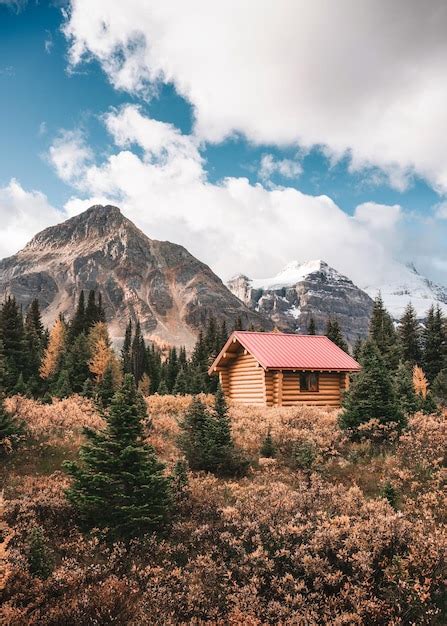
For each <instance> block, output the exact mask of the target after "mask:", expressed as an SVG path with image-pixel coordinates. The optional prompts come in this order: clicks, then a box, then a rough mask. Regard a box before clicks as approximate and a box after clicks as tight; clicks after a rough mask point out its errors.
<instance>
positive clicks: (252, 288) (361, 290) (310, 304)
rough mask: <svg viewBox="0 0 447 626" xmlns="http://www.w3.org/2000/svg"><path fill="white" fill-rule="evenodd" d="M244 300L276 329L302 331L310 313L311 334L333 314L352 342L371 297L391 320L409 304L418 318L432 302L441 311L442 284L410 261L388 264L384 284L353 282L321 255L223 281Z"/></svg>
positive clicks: (445, 305) (361, 331)
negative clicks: (256, 275)
mask: <svg viewBox="0 0 447 626" xmlns="http://www.w3.org/2000/svg"><path fill="white" fill-rule="evenodd" d="M227 285H228V288H229V289H230V291H232V292H233V294H234V295H235V296H237V297H238V298H239V299H240V300H242V302H244V304H246V305H247V306H248V307H249V308H251V309H252V310H255V311H257V312H259V313H261V314H262V315H264V316H267V317H269V318H270V319H271V320H272V322H273V323H274V324H275V325H276V326H277V327H278V328H279V329H280V330H289V331H297V332H305V331H306V329H307V325H308V323H309V319H310V317H311V316H313V317H314V319H315V321H316V324H317V332H324V329H325V327H326V323H327V320H328V318H329V317H337V318H338V320H339V321H340V324H341V326H342V328H343V330H344V332H345V334H346V337H347V338H348V341H350V342H351V343H353V342H354V341H355V339H356V338H357V337H358V336H365V335H366V333H367V330H368V324H369V317H370V313H371V307H372V299H374V298H375V297H376V296H377V294H378V293H379V292H380V293H381V295H382V298H383V301H384V304H385V306H386V308H387V309H388V311H389V312H390V314H391V315H392V316H393V318H394V319H395V320H396V321H397V320H398V319H399V318H400V317H401V316H402V313H403V312H404V310H405V307H406V306H407V304H408V303H409V302H411V303H412V305H413V306H414V308H415V310H416V312H417V315H418V317H419V318H420V319H424V318H425V316H426V314H427V311H428V309H429V308H430V306H431V305H432V304H433V305H435V306H437V305H439V306H440V307H441V309H442V310H443V311H444V312H445V313H447V287H442V286H440V285H437V284H436V283H434V282H433V281H431V280H429V279H428V278H425V277H424V276H422V275H421V274H419V272H418V271H417V270H416V268H415V267H414V265H412V264H410V265H403V264H401V263H397V262H395V263H393V264H392V265H390V267H389V272H388V279H387V281H386V282H376V283H368V284H362V285H361V287H358V286H356V285H355V284H354V283H353V282H352V281H351V280H350V279H349V278H347V277H346V276H344V275H343V274H340V273H339V272H338V271H337V270H335V269H334V268H332V267H330V266H329V265H328V264H327V263H326V262H325V261H322V260H321V259H318V260H314V261H306V262H304V263H299V262H298V261H293V262H292V263H289V264H288V265H286V266H285V267H284V268H283V269H282V270H281V271H280V272H279V273H278V274H276V275H275V276H273V277H271V278H256V279H251V278H248V277H247V276H245V275H243V274H239V275H238V276H235V277H234V278H232V279H231V280H230V281H228V283H227Z"/></svg>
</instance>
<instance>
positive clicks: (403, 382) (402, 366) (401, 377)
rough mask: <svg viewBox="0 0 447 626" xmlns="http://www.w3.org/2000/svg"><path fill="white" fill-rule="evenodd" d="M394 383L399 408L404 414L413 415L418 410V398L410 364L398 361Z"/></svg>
mask: <svg viewBox="0 0 447 626" xmlns="http://www.w3.org/2000/svg"><path fill="white" fill-rule="evenodd" d="M394 385H395V391H396V395H397V400H398V402H399V405H400V408H401V410H402V412H403V414H404V415H406V416H410V415H414V413H416V411H418V410H419V404H420V403H419V400H418V397H417V395H416V393H415V391H414V387H413V377H412V368H411V364H409V363H404V362H402V361H401V362H400V363H399V366H398V368H397V370H396V374H395V376H394Z"/></svg>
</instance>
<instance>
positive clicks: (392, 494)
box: [381, 481, 397, 511]
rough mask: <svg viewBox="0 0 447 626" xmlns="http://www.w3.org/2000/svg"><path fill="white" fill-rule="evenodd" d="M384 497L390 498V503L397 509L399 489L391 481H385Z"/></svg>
mask: <svg viewBox="0 0 447 626" xmlns="http://www.w3.org/2000/svg"><path fill="white" fill-rule="evenodd" d="M381 495H382V497H383V498H385V499H386V500H388V504H389V505H390V506H391V507H392V508H393V509H394V510H395V511H396V510H397V491H396V489H395V488H394V486H393V484H392V483H390V482H389V481H388V482H386V483H385V485H384V487H383V489H382V493H381Z"/></svg>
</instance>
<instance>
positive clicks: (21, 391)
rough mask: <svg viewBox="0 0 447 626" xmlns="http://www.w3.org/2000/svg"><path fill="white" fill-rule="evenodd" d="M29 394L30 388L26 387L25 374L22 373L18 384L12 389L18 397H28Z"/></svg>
mask: <svg viewBox="0 0 447 626" xmlns="http://www.w3.org/2000/svg"><path fill="white" fill-rule="evenodd" d="M27 392H28V388H27V386H26V385H25V381H24V380H23V374H22V372H20V374H19V377H18V379H17V382H16V384H15V385H14V387H13V389H12V393H13V394H15V395H17V396H26V395H27Z"/></svg>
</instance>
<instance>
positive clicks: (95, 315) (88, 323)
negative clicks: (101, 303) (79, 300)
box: [85, 289, 101, 333]
mask: <svg viewBox="0 0 447 626" xmlns="http://www.w3.org/2000/svg"><path fill="white" fill-rule="evenodd" d="M100 317H101V313H100V309H99V307H98V305H97V304H96V293H95V291H94V289H90V291H89V294H88V298H87V306H86V307H85V332H86V333H87V332H88V331H89V330H90V328H92V326H94V325H95V324H97V323H98V322H100V321H101V320H100Z"/></svg>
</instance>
